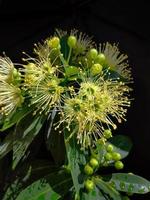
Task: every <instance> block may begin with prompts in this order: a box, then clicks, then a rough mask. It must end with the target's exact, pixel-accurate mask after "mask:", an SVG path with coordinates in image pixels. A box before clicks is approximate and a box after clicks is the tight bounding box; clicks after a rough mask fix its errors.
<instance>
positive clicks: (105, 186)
mask: <svg viewBox="0 0 150 200" xmlns="http://www.w3.org/2000/svg"><path fill="white" fill-rule="evenodd" d="M94 181H95V184H96V185H97V187H98V188H99V189H101V190H102V191H103V192H104V193H106V194H107V195H109V196H110V197H111V198H112V199H113V200H121V196H120V194H119V192H118V191H116V190H115V189H114V188H113V187H112V186H111V185H110V184H109V183H107V182H105V181H103V180H102V179H100V178H97V177H96V178H94Z"/></svg>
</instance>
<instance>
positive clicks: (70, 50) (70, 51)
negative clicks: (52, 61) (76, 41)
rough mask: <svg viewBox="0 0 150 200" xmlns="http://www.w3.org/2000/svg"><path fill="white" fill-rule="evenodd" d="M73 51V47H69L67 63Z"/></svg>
mask: <svg viewBox="0 0 150 200" xmlns="http://www.w3.org/2000/svg"><path fill="white" fill-rule="evenodd" d="M71 53H72V48H70V49H69V54H68V58H67V63H68V64H69V60H70V56H71Z"/></svg>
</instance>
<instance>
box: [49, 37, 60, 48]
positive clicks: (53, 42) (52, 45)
mask: <svg viewBox="0 0 150 200" xmlns="http://www.w3.org/2000/svg"><path fill="white" fill-rule="evenodd" d="M47 43H48V46H49V47H50V48H52V49H54V48H59V45H60V39H59V38H58V37H53V38H51V39H50V40H48V42H47Z"/></svg>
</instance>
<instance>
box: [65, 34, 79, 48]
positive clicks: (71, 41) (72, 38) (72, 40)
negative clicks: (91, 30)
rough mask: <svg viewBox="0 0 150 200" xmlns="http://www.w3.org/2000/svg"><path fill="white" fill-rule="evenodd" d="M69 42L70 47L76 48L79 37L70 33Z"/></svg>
mask: <svg viewBox="0 0 150 200" xmlns="http://www.w3.org/2000/svg"><path fill="white" fill-rule="evenodd" d="M67 43H68V46H69V47H70V48H74V47H75V46H76V43H77V38H76V37H75V36H73V35H70V36H69V37H68V41H67Z"/></svg>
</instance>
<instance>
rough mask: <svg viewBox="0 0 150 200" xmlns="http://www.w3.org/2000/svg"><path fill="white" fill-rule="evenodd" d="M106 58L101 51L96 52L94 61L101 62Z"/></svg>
mask: <svg viewBox="0 0 150 200" xmlns="http://www.w3.org/2000/svg"><path fill="white" fill-rule="evenodd" d="M105 60H106V57H105V55H104V54H103V53H100V54H98V56H97V58H96V61H97V62H98V63H100V64H103V63H104V61H105Z"/></svg>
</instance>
